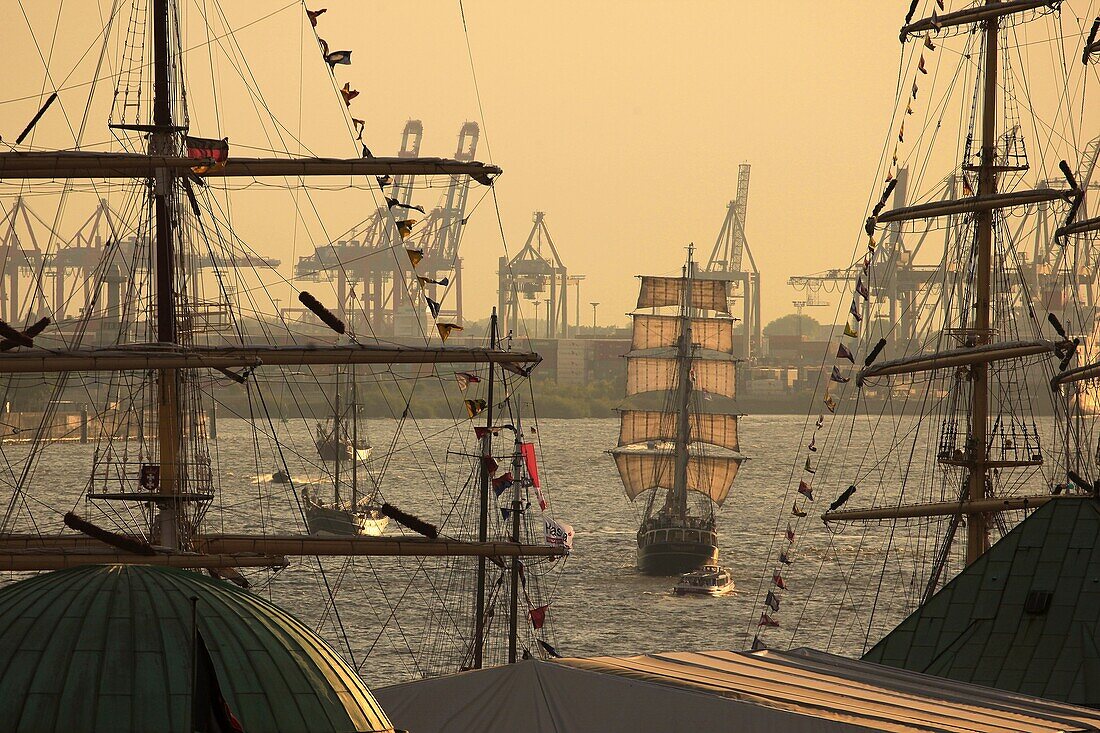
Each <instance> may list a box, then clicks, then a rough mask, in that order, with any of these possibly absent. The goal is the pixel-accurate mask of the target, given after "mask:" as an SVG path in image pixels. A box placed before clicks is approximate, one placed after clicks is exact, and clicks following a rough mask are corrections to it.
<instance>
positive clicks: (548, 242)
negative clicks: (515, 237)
mask: <svg viewBox="0 0 1100 733" xmlns="http://www.w3.org/2000/svg"><path fill="white" fill-rule="evenodd" d="M533 221H534V224H533V225H532V226H531V232H530V234H528V235H527V241H526V242H525V243H524V245H523V247H522V248H521V249H520V251H519V252H517V253H516V256H515V257H513V258H512V259H511V260H509V259H508V258H507V257H501V258H500V269H499V272H498V278H499V284H498V286H497V299H498V304H497V310H498V312H499V313H500V317H501V321H500V323H501V327H502V329H503V332H504V333H514V334H517V335H518V334H520V333H521V332H520V328H519V325H520V313H519V305H520V300H521V299H522V300H527V301H529V302H531V303H533V304H534V305H535V308H536V310H535V321H534V331H535V332H534V333H532V334H531V337H532V338H548V339H553V338H569V308H568V305H569V288H568V286H569V283H570V282H574V283H579V282H580V281H579V280H574V279H572V278H571V276H570V275H569V274H568V272H567V270H566V267H565V263H564V262H562V259H561V256H560V255H559V254H558V249H557V247H555V246H554V239H553V238H552V237H551V236H550V230H549V229H547V228H546V213H545V212H543V211H536V212H535V213H534V217H533ZM577 288H578V290H579V288H580V285H579V284H578V285H577ZM540 303H545V304H546V308H545V311H544V312H545V318H543V319H542V321H541V323H542V326H541V327H540V325H539V323H540V321H539V318H538V310H537V308H538V305H539V304H540ZM577 318H578V322H579V319H580V314H579V312H578V314H577Z"/></svg>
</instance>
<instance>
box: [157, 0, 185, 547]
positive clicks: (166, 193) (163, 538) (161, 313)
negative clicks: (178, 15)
mask: <svg viewBox="0 0 1100 733" xmlns="http://www.w3.org/2000/svg"><path fill="white" fill-rule="evenodd" d="M170 17H171V0H153V14H152V18H153V130H152V132H151V134H150V135H149V154H150V155H166V156H167V155H176V153H177V151H176V150H175V147H176V146H175V139H174V138H175V131H174V129H173V125H172V97H171V93H172V90H171V85H170V79H169V77H170V68H171V58H170V55H171V49H170V46H169V22H170ZM174 187H175V175H174V171H173V170H172V169H171V168H157V169H156V173H155V175H154V177H153V180H152V189H153V208H154V212H155V215H156V242H155V243H154V247H155V260H156V328H157V341H158V342H160V343H161V344H177V343H178V334H177V332H176V301H175V295H176V294H175V280H176V278H175V248H174V246H173V237H172V213H173V212H172V208H173V206H172V205H173V189H174ZM179 398H180V372H179V370H177V369H160V370H158V371H157V442H158V444H159V448H160V451H159V453H160V493H162V494H166V495H172V494H178V493H180V485H179V480H180V475H181V472H180V465H179V448H180V409H179ZM180 517H181V511H180V504H179V502H177V501H174V500H173V499H171V498H166V500H164V501H162V502H161V503H160V505H159V511H158V515H157V529H158V533H159V537H158V539H157V542H158V543H159V544H161V545H164V546H166V547H171V548H173V549H178V548H179V547H180V537H179V532H178V529H179V526H180Z"/></svg>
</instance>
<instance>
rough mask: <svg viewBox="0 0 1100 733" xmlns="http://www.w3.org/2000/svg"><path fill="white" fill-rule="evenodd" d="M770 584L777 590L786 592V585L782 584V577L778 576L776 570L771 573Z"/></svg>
mask: <svg viewBox="0 0 1100 733" xmlns="http://www.w3.org/2000/svg"><path fill="white" fill-rule="evenodd" d="M772 582H773V583H775V587H776V588H778V589H779V590H787V584H786V583H785V582H783V576H782V575H780V574H779V571H778V570H777V571H775V572H774V573H772Z"/></svg>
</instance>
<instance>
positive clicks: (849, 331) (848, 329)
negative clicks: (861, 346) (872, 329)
mask: <svg viewBox="0 0 1100 733" xmlns="http://www.w3.org/2000/svg"><path fill="white" fill-rule="evenodd" d="M844 335H845V336H849V337H851V338H859V331H857V330H856V329H855V327H854V326H852V324H850V323H845V324H844Z"/></svg>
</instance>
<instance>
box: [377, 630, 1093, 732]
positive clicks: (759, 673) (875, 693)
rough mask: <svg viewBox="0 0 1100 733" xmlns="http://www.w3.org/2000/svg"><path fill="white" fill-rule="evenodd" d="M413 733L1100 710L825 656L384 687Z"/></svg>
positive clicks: (654, 661)
mask: <svg viewBox="0 0 1100 733" xmlns="http://www.w3.org/2000/svg"><path fill="white" fill-rule="evenodd" d="M375 697H376V698H377V699H378V701H379V702H380V703H381V704H382V706H383V708H384V709H385V711H386V714H387V715H388V716H389V717H390V720H391V721H393V724H394V725H395V726H396V727H397V728H403V729H407V730H409V731H412V732H413V733H436V732H439V733H442V732H443V731H455V732H457V731H480V732H481V733H496V732H497V731H499V732H500V733H504V732H505V731H507V732H508V733H512V732H513V731H525V732H529V733H544V732H545V733H550V732H551V731H554V732H560V731H639V732H641V731H661V733H672V732H674V731H685V732H686V731H691V732H693V733H694V732H696V731H706V730H737V731H746V732H749V733H752V732H754V731H760V732H764V731H768V732H769V733H770V732H771V731H790V732H791V733H801V732H802V731H805V732H806V733H809V732H810V731H813V732H815V733H817V732H818V731H820V732H822V733H831V732H833V731H836V732H845V733H847V732H848V731H871V730H887V731H932V730H936V731H960V732H961V731H968V732H974V733H978V732H981V733H1022V732H1024V731H1035V732H1036V733H1043V732H1047V731H1049V732H1051V733H1053V732H1054V731H1086V730H1098V729H1100V712H1096V711H1092V710H1089V709H1086V708H1079V707H1074V706H1071V705H1064V704H1061V703H1054V702H1048V701H1046V700H1040V699H1037V698H1030V697H1026V696H1022V695H1016V694H1013V693H1007V692H1002V691H999V690H992V689H989V688H985V687H978V686H976V685H967V684H960V683H956V682H951V681H948V680H941V679H938V678H935V677H929V676H927V675H921V674H916V673H912V672H906V671H903V670H897V669H893V668H889V667H882V666H879V665H875V664H870V663H867V662H860V661H855V660H850V659H845V658H843V657H837V656H833V655H830V654H824V653H821V652H814V651H809V650H798V651H794V652H773V651H763V652H728V651H716V652H671V653H666V654H650V655H640V656H632V657H593V658H587V659H561V660H556V661H554V662H544V661H541V660H529V661H525V662H520V663H518V664H514V665H510V666H506V667H496V668H492V669H486V670H480V671H476V672H464V673H462V674H457V675H452V676H449V677H441V678H437V679H429V680H423V681H419V682H410V683H406V684H401V685H394V686H392V687H385V688H382V689H378V690H375Z"/></svg>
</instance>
